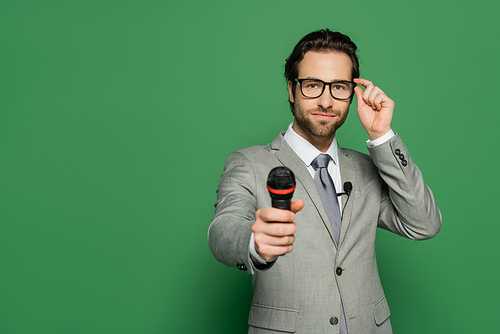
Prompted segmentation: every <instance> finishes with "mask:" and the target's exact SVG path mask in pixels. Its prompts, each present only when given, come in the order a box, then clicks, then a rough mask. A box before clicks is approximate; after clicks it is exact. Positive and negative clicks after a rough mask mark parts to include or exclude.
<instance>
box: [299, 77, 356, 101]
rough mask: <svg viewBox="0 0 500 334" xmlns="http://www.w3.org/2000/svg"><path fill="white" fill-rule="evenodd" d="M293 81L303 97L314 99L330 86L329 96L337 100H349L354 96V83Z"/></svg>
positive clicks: (311, 80) (343, 81)
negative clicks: (297, 84) (298, 86)
mask: <svg viewBox="0 0 500 334" xmlns="http://www.w3.org/2000/svg"><path fill="white" fill-rule="evenodd" d="M295 81H296V82H298V83H299V84H300V91H301V92H302V95H304V96H305V97H308V98H311V99H315V98H318V97H320V96H321V95H322V94H323V92H324V91H325V86H330V94H331V95H332V97H333V98H334V99H337V100H349V99H350V98H351V97H352V96H353V95H354V87H355V86H356V83H354V82H352V81H346V80H337V81H332V82H324V81H322V80H319V79H298V78H295Z"/></svg>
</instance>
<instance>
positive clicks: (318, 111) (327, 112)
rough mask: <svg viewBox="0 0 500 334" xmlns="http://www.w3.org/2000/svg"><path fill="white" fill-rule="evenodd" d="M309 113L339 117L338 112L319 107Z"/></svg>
mask: <svg viewBox="0 0 500 334" xmlns="http://www.w3.org/2000/svg"><path fill="white" fill-rule="evenodd" d="M309 112H311V113H322V114H330V115H340V112H338V111H337V110H333V108H332V107H328V108H323V107H321V106H319V107H317V108H314V109H311V110H309Z"/></svg>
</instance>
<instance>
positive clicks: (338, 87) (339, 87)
mask: <svg viewBox="0 0 500 334" xmlns="http://www.w3.org/2000/svg"><path fill="white" fill-rule="evenodd" d="M332 89H333V90H346V89H347V87H346V85H343V84H336V85H335V86H333V87H332Z"/></svg>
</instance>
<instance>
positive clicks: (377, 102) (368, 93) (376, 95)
mask: <svg viewBox="0 0 500 334" xmlns="http://www.w3.org/2000/svg"><path fill="white" fill-rule="evenodd" d="M354 82H355V83H357V84H360V85H362V86H364V87H365V90H364V91H363V90H362V89H361V88H360V87H358V86H356V87H355V89H354V90H355V92H356V97H357V99H358V106H362V105H363V104H367V105H368V106H370V107H371V108H372V109H373V110H381V109H382V103H383V102H384V101H385V100H386V95H385V93H384V92H383V91H382V89H380V88H379V87H377V86H374V85H373V83H372V82H371V81H369V80H365V79H361V78H359V79H354Z"/></svg>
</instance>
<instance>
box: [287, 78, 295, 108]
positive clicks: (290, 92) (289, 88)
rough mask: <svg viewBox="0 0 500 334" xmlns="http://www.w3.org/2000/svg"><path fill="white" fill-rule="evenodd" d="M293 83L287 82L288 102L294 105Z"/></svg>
mask: <svg viewBox="0 0 500 334" xmlns="http://www.w3.org/2000/svg"><path fill="white" fill-rule="evenodd" d="M292 85H293V82H291V81H288V99H289V100H290V102H292V103H295V101H294V96H293V89H292V88H293V86H292Z"/></svg>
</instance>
